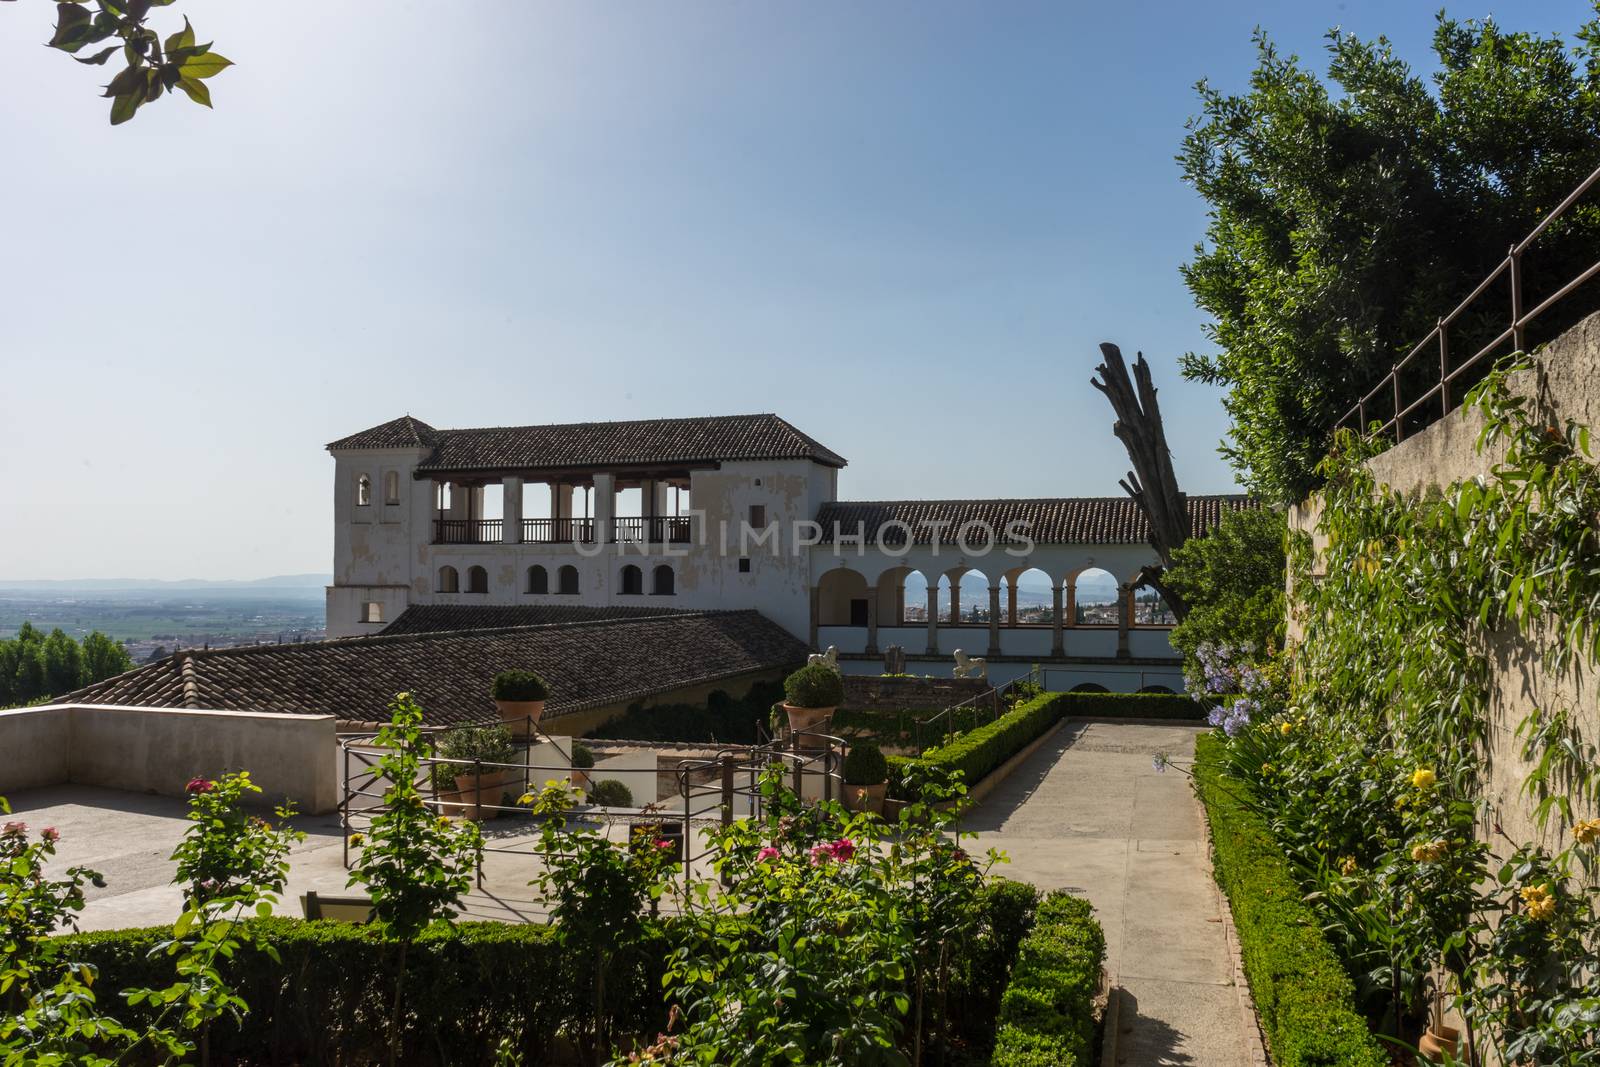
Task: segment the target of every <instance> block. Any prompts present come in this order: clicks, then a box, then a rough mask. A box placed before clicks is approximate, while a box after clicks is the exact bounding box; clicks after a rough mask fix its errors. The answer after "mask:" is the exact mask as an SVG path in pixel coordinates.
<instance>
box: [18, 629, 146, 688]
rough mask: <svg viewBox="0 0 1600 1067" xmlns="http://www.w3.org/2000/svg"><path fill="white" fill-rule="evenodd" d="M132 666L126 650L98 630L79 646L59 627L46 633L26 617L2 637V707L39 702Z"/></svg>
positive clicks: (116, 673)
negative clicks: (10, 635) (11, 635)
mask: <svg viewBox="0 0 1600 1067" xmlns="http://www.w3.org/2000/svg"><path fill="white" fill-rule="evenodd" d="M132 669H133V660H132V659H131V658H130V657H129V655H128V652H127V649H125V648H123V647H122V646H121V645H119V644H117V643H116V642H115V641H113V640H111V638H109V637H107V636H106V635H105V634H103V633H101V632H100V631H98V630H96V631H94V632H93V633H91V634H89V636H87V637H85V638H84V639H83V643H82V644H81V645H80V644H79V643H78V642H76V641H74V640H73V639H72V638H70V637H68V636H67V635H66V634H65V633H63V632H62V631H61V630H60V629H56V630H52V631H51V632H50V635H49V636H48V637H46V636H45V635H43V634H41V633H40V632H39V631H38V630H37V629H36V628H35V627H34V626H33V624H32V623H28V622H24V623H23V624H22V625H21V626H20V627H19V628H18V629H17V636H16V637H14V638H12V639H10V640H9V641H0V708H7V707H13V706H17V705H22V704H30V703H35V702H38V701H40V700H42V699H45V698H48V697H54V696H60V695H61V694H62V693H70V692H71V691H72V690H74V689H81V688H83V687H84V686H86V685H92V684H93V683H95V682H99V681H103V680H104V679H106V678H110V677H113V676H114V675H118V674H121V673H122V672H123V671H129V670H132Z"/></svg>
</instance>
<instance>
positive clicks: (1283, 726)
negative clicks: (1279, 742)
mask: <svg viewBox="0 0 1600 1067" xmlns="http://www.w3.org/2000/svg"><path fill="white" fill-rule="evenodd" d="M1293 730H1294V724H1293V723H1291V722H1289V721H1288V720H1287V719H1285V720H1284V721H1283V722H1281V723H1279V724H1278V732H1279V733H1280V734H1282V735H1283V736H1284V737H1288V736H1289V734H1290V733H1291V732H1292V731H1293Z"/></svg>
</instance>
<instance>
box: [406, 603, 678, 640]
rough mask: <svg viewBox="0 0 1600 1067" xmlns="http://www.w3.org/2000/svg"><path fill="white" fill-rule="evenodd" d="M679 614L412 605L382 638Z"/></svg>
mask: <svg viewBox="0 0 1600 1067" xmlns="http://www.w3.org/2000/svg"><path fill="white" fill-rule="evenodd" d="M682 613H683V609H681V608H632V607H585V606H583V605H581V604H499V605H497V604H485V605H482V606H479V605H477V604H412V605H411V606H410V607H408V608H406V610H404V611H402V612H401V613H400V617H399V618H397V619H395V620H394V621H393V622H391V623H390V624H389V625H388V626H385V627H384V628H383V635H384V636H385V637H392V636H394V635H395V634H427V633H438V632H439V631H441V630H498V629H504V628H506V627H510V626H544V625H547V624H549V623H556V622H599V621H601V620H603V619H639V618H649V617H651V616H659V615H680V614H682Z"/></svg>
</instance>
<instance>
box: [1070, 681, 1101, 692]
mask: <svg viewBox="0 0 1600 1067" xmlns="http://www.w3.org/2000/svg"><path fill="white" fill-rule="evenodd" d="M1067 692H1069V693H1109V692H1111V690H1109V689H1107V688H1106V687H1105V686H1103V685H1101V684H1100V683H1099V682H1079V683H1078V684H1077V685H1075V686H1073V687H1072V688H1071V689H1068V690H1067Z"/></svg>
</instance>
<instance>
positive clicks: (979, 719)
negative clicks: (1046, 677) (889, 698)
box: [916, 664, 1040, 752]
mask: <svg viewBox="0 0 1600 1067" xmlns="http://www.w3.org/2000/svg"><path fill="white" fill-rule="evenodd" d="M1024 683H1031V684H1033V685H1039V684H1040V674H1039V665H1038V664H1034V665H1033V666H1032V667H1030V668H1029V669H1028V673H1027V674H1024V675H1021V676H1019V677H1016V678H1013V679H1011V681H1009V682H1005V683H1003V684H1001V685H998V686H994V687H991V688H989V689H986V690H984V691H983V692H981V693H979V694H978V695H977V696H972V697H968V698H967V699H966V700H963V701H962V702H961V703H959V704H951V705H950V706H949V707H948V708H945V709H944V710H943V711H941V712H939V714H937V715H934V716H932V717H930V718H926V719H918V720H917V721H916V742H917V751H918V752H921V751H922V750H923V748H924V747H925V746H924V744H923V739H924V738H925V737H943V736H944V735H945V734H949V733H955V732H957V731H960V732H965V731H967V730H975V729H977V728H978V727H979V726H981V725H983V724H984V723H985V722H994V721H995V720H996V719H998V718H1000V716H1002V715H1004V714H1005V713H1006V711H1007V710H1008V709H1009V708H1010V707H1011V702H1012V701H1013V700H1014V699H1015V697H1016V696H1017V692H1018V690H1020V688H1021V686H1022V685H1023V684H1024ZM986 717H987V718H986Z"/></svg>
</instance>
